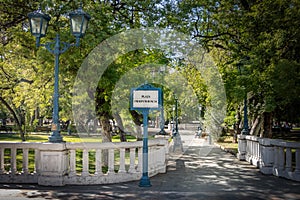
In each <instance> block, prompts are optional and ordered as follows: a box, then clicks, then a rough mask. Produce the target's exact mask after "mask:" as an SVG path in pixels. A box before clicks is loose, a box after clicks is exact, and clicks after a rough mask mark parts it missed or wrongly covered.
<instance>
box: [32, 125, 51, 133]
mask: <svg viewBox="0 0 300 200" xmlns="http://www.w3.org/2000/svg"><path fill="white" fill-rule="evenodd" d="M35 131H36V132H47V133H48V132H50V131H51V128H49V127H48V126H37V127H35Z"/></svg>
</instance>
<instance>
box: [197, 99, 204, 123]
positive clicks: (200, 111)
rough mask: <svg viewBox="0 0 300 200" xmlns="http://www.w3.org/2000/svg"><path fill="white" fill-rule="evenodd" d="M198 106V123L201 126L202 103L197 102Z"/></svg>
mask: <svg viewBox="0 0 300 200" xmlns="http://www.w3.org/2000/svg"><path fill="white" fill-rule="evenodd" d="M198 108H199V125H200V127H201V119H202V109H203V107H202V104H199V107H198Z"/></svg>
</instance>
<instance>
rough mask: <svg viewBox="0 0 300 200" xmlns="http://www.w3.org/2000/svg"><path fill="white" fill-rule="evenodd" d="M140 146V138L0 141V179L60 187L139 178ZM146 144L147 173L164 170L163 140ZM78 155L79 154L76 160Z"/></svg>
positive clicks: (2, 180)
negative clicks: (120, 141)
mask: <svg viewBox="0 0 300 200" xmlns="http://www.w3.org/2000/svg"><path fill="white" fill-rule="evenodd" d="M142 145H143V143H142V141H138V142H122V143H84V144H83V143H28V142H21V143H18V142H0V182H1V183H38V184H40V185H56V186H60V185H66V184H78V185H80V184H84V185H86V184H104V183H117V182H125V181H132V180H139V179H140V178H141V176H142V163H143V162H142ZM148 146H149V167H148V169H149V176H154V175H156V174H158V173H165V172H166V164H167V157H168V155H167V154H168V152H167V151H166V150H167V149H168V142H167V140H164V139H154V140H149V143H148ZM104 152H108V163H107V164H108V165H107V167H105V166H104V163H105V162H103V160H102V159H103V158H105V156H103V153H104ZM81 153H82V154H81ZM76 154H77V156H76ZM79 154H81V155H82V157H81V158H80V162H78V161H77V162H76V157H77V159H78V158H79ZM116 155H119V156H116ZM20 159H21V162H22V164H21V165H20V164H19V163H20V161H19V160H20ZM17 164H18V165H17Z"/></svg>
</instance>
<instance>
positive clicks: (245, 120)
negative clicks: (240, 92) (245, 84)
mask: <svg viewBox="0 0 300 200" xmlns="http://www.w3.org/2000/svg"><path fill="white" fill-rule="evenodd" d="M237 66H238V70H239V73H240V75H242V69H241V67H242V63H238V65H237ZM247 113H248V109H247V93H246V91H245V97H244V126H243V130H242V131H241V134H242V135H249V126H248V114H247Z"/></svg>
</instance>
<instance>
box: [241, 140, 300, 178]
mask: <svg viewBox="0 0 300 200" xmlns="http://www.w3.org/2000/svg"><path fill="white" fill-rule="evenodd" d="M238 150H239V152H238V158H239V159H240V160H246V161H248V162H249V163H251V164H252V165H255V166H257V167H259V168H260V171H261V172H262V173H264V174H273V175H275V176H279V177H285V178H288V179H292V180H296V181H300V143H298V142H285V141H283V140H278V139H268V138H259V137H256V136H249V135H248V136H244V135H240V136H239V147H238ZM244 150H245V151H244ZM293 155H295V156H294V159H293ZM293 161H294V162H293ZM293 163H295V164H293Z"/></svg>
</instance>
